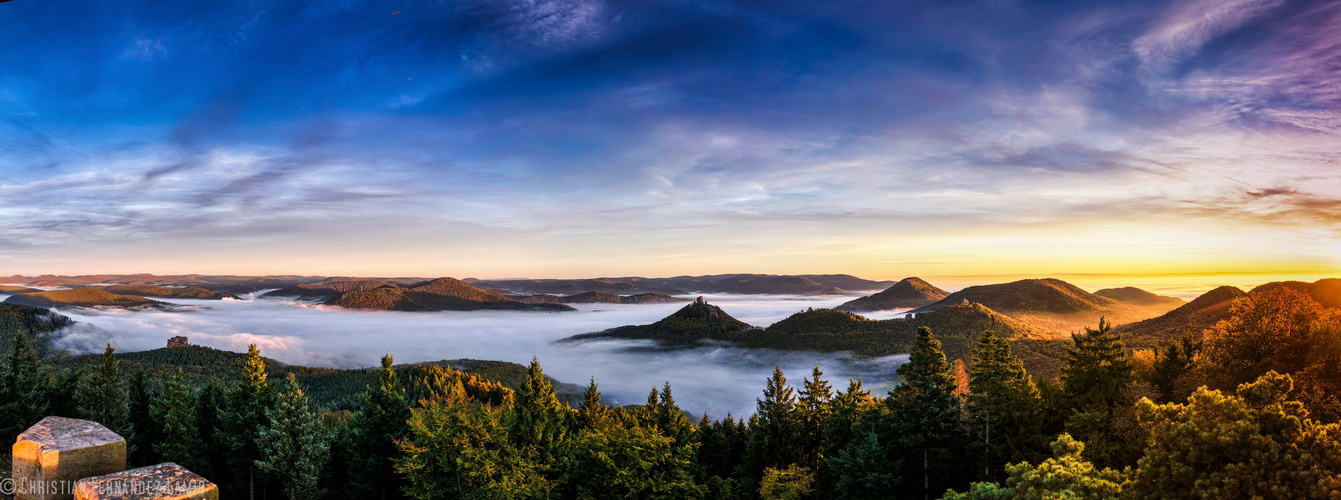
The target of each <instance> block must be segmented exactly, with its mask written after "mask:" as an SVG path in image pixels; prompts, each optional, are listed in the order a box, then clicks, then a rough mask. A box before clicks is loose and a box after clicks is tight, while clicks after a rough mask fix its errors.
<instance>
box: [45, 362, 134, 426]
mask: <svg viewBox="0 0 1341 500" xmlns="http://www.w3.org/2000/svg"><path fill="white" fill-rule="evenodd" d="M86 385H87V384H86V379H85V377H84V369H83V368H82V367H79V368H74V369H70V370H66V371H65V372H63V373H61V374H59V375H57V376H56V378H55V379H53V380H52V381H51V385H50V387H49V389H50V390H49V391H48V392H47V396H46V399H47V401H48V402H49V404H48V405H47V415H48V416H53V417H65V418H84V414H83V412H81V411H79V394H80V393H81V392H83V391H84V387H85V386H86ZM123 390H124V389H123ZM122 435H123V436H125V435H126V434H122Z"/></svg>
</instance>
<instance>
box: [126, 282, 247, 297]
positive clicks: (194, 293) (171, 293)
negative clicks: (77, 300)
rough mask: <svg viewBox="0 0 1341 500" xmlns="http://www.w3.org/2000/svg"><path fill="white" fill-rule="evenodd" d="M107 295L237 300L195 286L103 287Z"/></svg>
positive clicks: (223, 293)
mask: <svg viewBox="0 0 1341 500" xmlns="http://www.w3.org/2000/svg"><path fill="white" fill-rule="evenodd" d="M103 290H106V291H107V293H114V294H117V295H136V296H140V297H163V298H173V299H205V300H223V299H237V298H238V297H237V296H236V295H233V294H231V293H225V292H216V291H214V290H209V289H206V288H201V287H198V286H195V285H192V286H188V287H183V288H164V287H160V286H153V285H112V286H108V287H103Z"/></svg>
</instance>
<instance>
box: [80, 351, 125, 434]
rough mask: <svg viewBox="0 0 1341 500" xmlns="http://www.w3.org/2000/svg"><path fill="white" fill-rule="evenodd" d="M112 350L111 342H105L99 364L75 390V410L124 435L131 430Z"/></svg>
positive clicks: (83, 416) (118, 369) (86, 417)
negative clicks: (85, 381) (82, 384)
mask: <svg viewBox="0 0 1341 500" xmlns="http://www.w3.org/2000/svg"><path fill="white" fill-rule="evenodd" d="M115 352H116V349H113V348H112V344H107V349H106V350H105V351H103V354H102V366H101V367H99V368H98V370H97V371H95V372H93V373H92V374H91V375H90V376H89V378H88V381H87V383H86V384H85V385H84V386H83V387H82V390H81V391H80V392H79V397H78V399H79V413H80V415H81V416H82V418H85V419H88V420H92V421H94V422H98V423H100V424H102V425H103V426H105V427H107V428H108V429H111V430H112V431H113V432H116V433H118V434H122V435H125V434H128V433H129V432H130V431H131V429H130V397H129V396H128V395H127V394H126V386H125V383H124V382H123V380H122V376H121V369H120V368H119V367H118V366H117V365H118V362H117V359H116V356H115V355H114V353H115Z"/></svg>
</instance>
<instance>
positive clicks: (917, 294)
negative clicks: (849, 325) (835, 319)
mask: <svg viewBox="0 0 1341 500" xmlns="http://www.w3.org/2000/svg"><path fill="white" fill-rule="evenodd" d="M948 295H950V292H947V291H945V290H941V289H940V288H936V287H935V286H934V285H932V284H931V283H927V282H926V281H923V280H922V279H921V278H904V279H902V280H900V281H899V282H898V283H895V284H894V285H893V286H890V287H889V288H886V289H885V290H884V291H882V292H880V293H877V294H874V295H868V296H866V297H862V298H859V299H855V300H851V301H848V302H845V303H843V305H840V306H838V307H836V308H835V309H838V310H840V311H848V312H869V311H887V310H890V309H915V308H918V307H923V306H927V305H931V304H933V303H935V302H936V301H938V300H941V299H944V298H945V297H946V296H948Z"/></svg>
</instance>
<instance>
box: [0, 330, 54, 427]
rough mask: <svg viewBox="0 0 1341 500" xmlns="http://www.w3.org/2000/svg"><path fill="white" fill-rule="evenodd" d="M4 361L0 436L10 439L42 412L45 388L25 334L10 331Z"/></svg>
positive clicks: (30, 425) (1, 383)
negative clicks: (9, 342)
mask: <svg viewBox="0 0 1341 500" xmlns="http://www.w3.org/2000/svg"><path fill="white" fill-rule="evenodd" d="M7 361H8V363H6V366H5V370H4V373H3V374H0V415H3V418H0V440H4V441H3V442H5V443H13V442H14V440H15V439H17V438H18V435H19V434H20V433H22V432H23V431H25V430H27V429H28V428H29V427H32V425H33V424H35V423H37V422H38V421H39V420H42V418H43V417H45V416H46V411H47V401H46V399H45V396H46V395H47V392H48V391H49V389H48V387H47V379H46V377H45V376H44V375H43V374H42V372H41V370H40V368H41V366H40V364H39V362H38V359H37V352H36V351H34V350H33V346H32V345H31V344H29V343H28V337H27V335H24V334H23V333H22V332H19V333H16V334H15V335H14V344H13V347H11V348H10V350H9V357H8V359H7Z"/></svg>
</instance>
